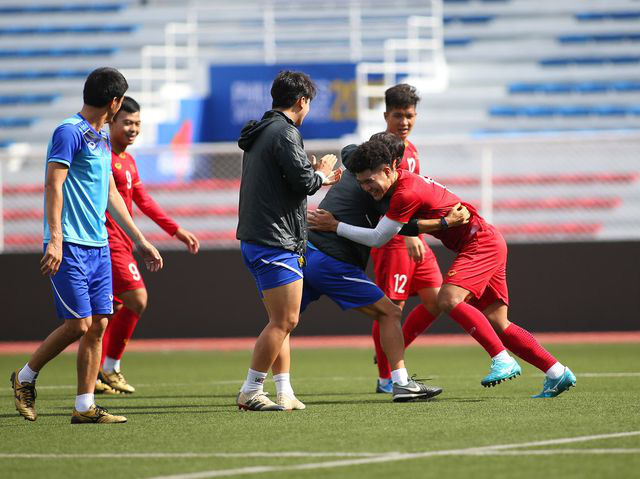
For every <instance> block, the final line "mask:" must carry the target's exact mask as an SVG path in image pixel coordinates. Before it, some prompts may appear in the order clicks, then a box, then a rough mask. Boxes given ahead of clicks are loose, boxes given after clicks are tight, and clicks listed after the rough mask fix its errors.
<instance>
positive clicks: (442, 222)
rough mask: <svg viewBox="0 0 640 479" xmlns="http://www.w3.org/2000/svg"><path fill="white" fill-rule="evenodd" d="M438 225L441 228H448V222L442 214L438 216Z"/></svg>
mask: <svg viewBox="0 0 640 479" xmlns="http://www.w3.org/2000/svg"><path fill="white" fill-rule="evenodd" d="M440 226H441V227H442V230H446V229H448V228H449V223H447V219H446V218H445V217H444V216H441V217H440Z"/></svg>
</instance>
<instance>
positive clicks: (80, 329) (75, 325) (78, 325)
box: [63, 318, 91, 340]
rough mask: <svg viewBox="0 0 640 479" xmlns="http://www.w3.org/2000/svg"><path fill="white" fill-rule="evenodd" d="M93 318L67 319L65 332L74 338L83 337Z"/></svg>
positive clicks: (64, 325)
mask: <svg viewBox="0 0 640 479" xmlns="http://www.w3.org/2000/svg"><path fill="white" fill-rule="evenodd" d="M90 326H91V318H82V319H66V320H65V321H64V324H63V327H64V333H65V335H66V336H67V337H69V338H72V339H73V340H76V339H79V338H81V337H82V336H83V335H84V334H86V332H87V331H88V330H89V327H90Z"/></svg>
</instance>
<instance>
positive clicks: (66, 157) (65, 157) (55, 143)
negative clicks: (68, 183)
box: [47, 123, 82, 166]
mask: <svg viewBox="0 0 640 479" xmlns="http://www.w3.org/2000/svg"><path fill="white" fill-rule="evenodd" d="M81 142H82V139H81V137H80V132H79V131H78V129H77V128H76V127H75V126H74V125H72V124H68V123H65V124H64V125H60V126H59V127H58V128H56V130H55V131H54V132H53V137H52V138H51V149H50V150H49V157H48V158H47V162H50V161H55V162H57V163H64V164H65V165H67V166H71V163H72V162H73V158H74V156H75V155H76V153H78V152H79V151H80V149H81V148H82V143H81Z"/></svg>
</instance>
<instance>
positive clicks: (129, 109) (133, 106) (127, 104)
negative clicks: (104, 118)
mask: <svg viewBox="0 0 640 479" xmlns="http://www.w3.org/2000/svg"><path fill="white" fill-rule="evenodd" d="M138 111H140V105H139V104H138V102H137V101H135V100H134V99H133V98H131V97H130V96H125V97H124V99H123V100H122V106H121V107H120V110H118V113H116V116H114V117H113V119H114V120H115V119H116V118H117V117H118V115H119V114H120V112H125V113H136V112H138Z"/></svg>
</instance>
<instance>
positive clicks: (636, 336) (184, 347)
mask: <svg viewBox="0 0 640 479" xmlns="http://www.w3.org/2000/svg"><path fill="white" fill-rule="evenodd" d="M536 338H537V339H538V340H539V341H540V342H542V343H546V344H559V343H562V344H580V343H582V344H596V343H640V331H629V332H597V333H595V332H594V333H538V334H536ZM255 340H256V339H255V338H202V339H195V338H194V339H138V340H134V341H132V342H131V344H129V346H128V347H127V350H128V351H242V350H247V349H251V348H253V345H254V343H255ZM39 344H40V343H39V342H32V341H25V342H0V354H28V353H32V352H33V351H35V349H36V348H37V347H38V345H39ZM413 344H415V345H417V346H466V345H473V344H475V341H474V340H473V339H472V338H471V337H470V336H467V335H466V334H431V335H424V336H420V337H419V338H418V339H416V340H415V342H414V343H413ZM291 346H292V347H293V348H296V349H315V348H363V349H365V348H372V347H373V343H372V341H371V337H370V336H298V337H292V338H291ZM76 350H77V344H73V345H71V346H69V347H68V348H67V350H66V352H73V351H76Z"/></svg>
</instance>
